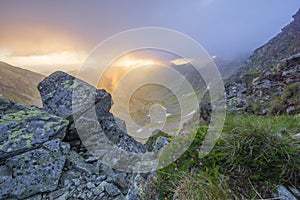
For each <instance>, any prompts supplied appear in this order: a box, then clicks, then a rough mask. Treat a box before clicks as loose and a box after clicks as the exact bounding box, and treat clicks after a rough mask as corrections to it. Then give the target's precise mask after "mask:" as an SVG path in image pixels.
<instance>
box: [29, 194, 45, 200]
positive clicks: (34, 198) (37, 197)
mask: <svg viewBox="0 0 300 200" xmlns="http://www.w3.org/2000/svg"><path fill="white" fill-rule="evenodd" d="M42 199H43V198H42V195H40V194H37V195H33V196H31V197H28V198H26V199H24V200H42Z"/></svg>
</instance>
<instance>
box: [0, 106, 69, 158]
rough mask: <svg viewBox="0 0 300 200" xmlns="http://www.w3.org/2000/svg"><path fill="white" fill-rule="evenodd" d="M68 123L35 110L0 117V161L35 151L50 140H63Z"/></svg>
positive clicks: (25, 110) (30, 109) (29, 109)
mask: <svg viewBox="0 0 300 200" xmlns="http://www.w3.org/2000/svg"><path fill="white" fill-rule="evenodd" d="M67 124H68V121H66V120H64V119H62V118H61V117H57V116H54V115H49V114H48V113H46V112H44V111H42V110H40V109H37V108H26V109H24V110H21V111H18V112H15V113H10V114H6V115H2V116H1V117H0V132H1V136H0V144H1V145H0V159H5V158H8V157H12V156H14V155H18V154H20V153H23V152H25V151H28V150H31V149H35V148H37V147H39V146H41V145H42V144H43V143H44V142H47V141H49V140H50V139H52V138H59V139H63V138H64V137H65V130H66V127H67Z"/></svg>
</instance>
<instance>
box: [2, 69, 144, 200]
mask: <svg viewBox="0 0 300 200" xmlns="http://www.w3.org/2000/svg"><path fill="white" fill-rule="evenodd" d="M38 89H39V91H40V93H41V96H42V100H43V105H44V108H43V109H40V108H37V107H33V106H32V107H28V106H23V105H20V104H16V103H13V102H11V101H9V100H6V99H1V98H0V133H1V135H0V159H1V160H0V174H1V177H0V199H7V198H8V199H9V198H13V199H25V198H27V199H141V198H142V194H143V192H142V191H143V186H144V185H145V183H146V182H147V180H148V179H149V174H134V173H126V172H121V171H118V170H117V169H113V168H112V167H110V166H107V165H105V164H104V163H102V162H101V161H100V160H98V159H97V158H96V157H94V156H93V155H92V154H91V153H90V152H89V151H88V149H87V148H86V146H85V145H84V142H82V139H86V140H88V141H91V142H94V144H95V142H98V141H94V139H95V138H96V137H95V135H101V134H104V135H106V137H107V138H108V139H109V141H110V142H111V143H112V144H114V145H116V146H117V147H118V148H120V149H123V150H126V151H129V152H135V153H143V152H146V151H147V147H146V146H145V145H143V144H141V143H139V142H137V141H135V140H134V139H133V138H132V137H131V136H129V135H128V134H127V133H126V126H125V123H124V122H123V121H121V120H120V119H115V118H114V116H113V115H112V114H111V113H110V112H109V110H110V108H111V105H112V100H111V96H110V94H108V93H107V92H106V91H104V90H97V89H95V88H94V87H92V86H91V85H89V84H87V83H85V82H84V81H81V80H79V79H77V78H74V77H72V76H70V75H68V74H66V73H64V72H55V73H53V74H52V75H50V76H49V77H47V78H45V79H44V80H43V81H42V82H41V83H40V84H39V86H38ZM74 94H75V97H74ZM76 95H77V96H76ZM90 97H92V98H90ZM90 113H92V115H90ZM74 116H76V117H74ZM77 120H79V121H77ZM95 124H97V125H96V126H95ZM118 125H120V127H119V126H118ZM78 130H86V132H88V135H85V136H83V137H87V138H82V137H79V136H78V134H77V133H78ZM116 158H117V157H111V159H116ZM122 159H125V160H126V159H127V158H122ZM141 180H143V181H141Z"/></svg>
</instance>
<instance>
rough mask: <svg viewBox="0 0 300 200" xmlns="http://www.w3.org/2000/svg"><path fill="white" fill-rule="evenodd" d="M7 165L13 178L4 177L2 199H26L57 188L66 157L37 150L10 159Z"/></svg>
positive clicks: (1, 190) (0, 195) (0, 188)
mask: <svg viewBox="0 0 300 200" xmlns="http://www.w3.org/2000/svg"><path fill="white" fill-rule="evenodd" d="M5 164H6V165H7V166H8V167H9V168H11V169H12V172H13V176H12V177H2V181H1V183H0V199H3V198H6V197H12V198H26V197H28V196H31V195H34V194H36V193H41V192H49V191H53V190H55V189H56V188H57V185H58V181H59V178H60V175H61V172H62V169H63V166H64V164H65V157H64V156H62V155H58V154H53V153H52V152H49V151H47V150H45V149H36V150H32V151H29V152H26V153H23V154H20V155H17V156H14V157H12V158H9V159H7V160H6V162H5Z"/></svg>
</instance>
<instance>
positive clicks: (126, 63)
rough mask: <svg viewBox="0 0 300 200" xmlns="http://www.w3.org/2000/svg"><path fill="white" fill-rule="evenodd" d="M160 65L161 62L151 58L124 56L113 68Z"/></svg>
mask: <svg viewBox="0 0 300 200" xmlns="http://www.w3.org/2000/svg"><path fill="white" fill-rule="evenodd" d="M154 64H160V62H159V61H156V60H154V59H149V58H135V57H132V56H128V55H126V56H123V57H121V58H119V59H118V60H117V61H115V62H114V63H113V64H112V66H116V67H141V66H145V65H154Z"/></svg>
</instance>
